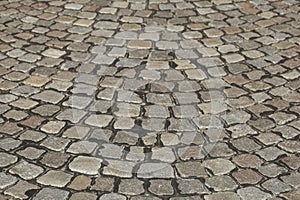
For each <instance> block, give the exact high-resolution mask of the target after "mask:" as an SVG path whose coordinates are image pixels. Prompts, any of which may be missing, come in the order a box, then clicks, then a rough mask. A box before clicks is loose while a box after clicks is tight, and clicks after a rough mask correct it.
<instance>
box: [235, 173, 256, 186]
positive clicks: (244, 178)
mask: <svg viewBox="0 0 300 200" xmlns="http://www.w3.org/2000/svg"><path fill="white" fill-rule="evenodd" d="M232 175H233V177H234V178H235V179H236V180H237V182H238V183H240V184H252V185H254V184H257V183H258V182H259V181H260V180H261V179H262V176H260V175H259V174H258V173H256V172H255V171H253V170H252V169H246V170H242V171H238V172H234V173H232Z"/></svg>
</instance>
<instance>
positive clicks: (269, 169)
mask: <svg viewBox="0 0 300 200" xmlns="http://www.w3.org/2000/svg"><path fill="white" fill-rule="evenodd" d="M258 171H259V172H260V173H261V174H263V175H264V176H267V177H276V176H278V175H279V174H283V173H285V172H287V169H285V168H283V167H281V166H279V165H276V164H274V163H271V164H267V165H263V166H260V167H259V168H258Z"/></svg>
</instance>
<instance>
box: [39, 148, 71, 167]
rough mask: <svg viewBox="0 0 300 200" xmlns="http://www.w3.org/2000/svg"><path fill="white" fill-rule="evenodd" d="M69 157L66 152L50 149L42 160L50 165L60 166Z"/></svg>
mask: <svg viewBox="0 0 300 200" xmlns="http://www.w3.org/2000/svg"><path fill="white" fill-rule="evenodd" d="M69 157H70V156H69V155H68V154H65V153H61V152H55V151H48V152H47V153H45V155H44V156H43V158H42V159H41V160H40V162H41V163H43V164H44V165H46V166H49V167H53V168H59V167H61V166H63V165H64V164H65V163H66V162H67V161H68V159H69Z"/></svg>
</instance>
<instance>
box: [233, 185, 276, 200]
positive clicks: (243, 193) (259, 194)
mask: <svg viewBox="0 0 300 200" xmlns="http://www.w3.org/2000/svg"><path fill="white" fill-rule="evenodd" d="M237 193H238V195H239V196H240V197H241V198H242V199H243V200H244V199H245V200H252V199H253V200H254V199H262V200H263V199H268V198H271V197H272V196H271V195H270V194H269V193H266V192H263V191H261V190H260V189H258V188H256V187H246V188H243V189H239V190H238V191H237Z"/></svg>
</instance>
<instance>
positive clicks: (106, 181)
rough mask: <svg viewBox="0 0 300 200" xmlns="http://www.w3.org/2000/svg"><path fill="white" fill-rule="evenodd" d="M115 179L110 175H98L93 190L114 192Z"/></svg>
mask: <svg viewBox="0 0 300 200" xmlns="http://www.w3.org/2000/svg"><path fill="white" fill-rule="evenodd" d="M114 182H115V180H114V179H113V178H109V177H98V178H97V179H96V180H95V184H93V185H92V187H91V189H92V190H97V191H105V192H112V191H113V188H114Z"/></svg>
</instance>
